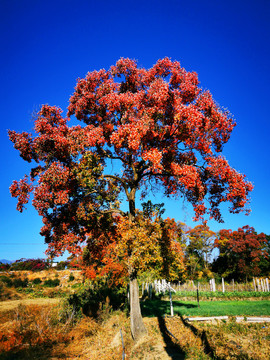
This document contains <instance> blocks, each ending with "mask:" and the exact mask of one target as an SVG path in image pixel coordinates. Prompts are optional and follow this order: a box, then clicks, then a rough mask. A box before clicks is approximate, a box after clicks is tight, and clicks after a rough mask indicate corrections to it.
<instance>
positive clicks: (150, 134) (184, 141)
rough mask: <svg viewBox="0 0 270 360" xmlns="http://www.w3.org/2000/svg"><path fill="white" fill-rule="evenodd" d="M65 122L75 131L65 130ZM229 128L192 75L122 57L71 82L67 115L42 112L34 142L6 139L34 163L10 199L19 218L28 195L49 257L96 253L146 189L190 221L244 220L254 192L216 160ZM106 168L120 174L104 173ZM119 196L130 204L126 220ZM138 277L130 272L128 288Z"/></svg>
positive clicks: (25, 137) (19, 136) (170, 64)
mask: <svg viewBox="0 0 270 360" xmlns="http://www.w3.org/2000/svg"><path fill="white" fill-rule="evenodd" d="M72 116H73V117H74V116H75V118H76V119H77V120H79V121H80V122H81V125H77V126H69V125H68V121H69V119H70V117H72ZM234 126H235V121H234V120H233V118H232V117H231V116H230V114H229V112H228V111H227V110H223V109H222V108H221V107H220V106H219V105H218V104H217V103H216V102H215V101H214V99H213V98H212V95H211V94H210V92H209V91H204V90H202V89H201V88H200V87H199V81H198V76H197V74H196V73H195V72H188V71H186V70H185V69H184V68H182V67H181V66H180V63H179V62H177V61H171V60H170V59H169V58H164V59H161V60H158V61H157V63H156V64H155V65H154V66H153V67H152V68H150V69H144V68H139V67H138V66H137V63H136V61H134V60H131V59H128V58H126V59H125V58H121V59H120V60H118V61H117V62H116V64H115V65H114V66H111V68H110V69H109V70H104V69H102V70H99V71H92V72H89V73H88V74H87V75H86V77H85V78H83V79H79V80H78V82H77V85H76V88H75V92H74V94H73V95H72V96H71V97H70V101H69V106H68V112H67V116H65V117H63V116H62V110H61V109H59V108H58V107H55V106H49V105H43V106H42V107H41V109H40V111H39V112H38V114H37V117H36V120H35V128H34V134H31V133H27V132H22V133H18V132H16V131H13V130H10V131H9V137H10V140H11V141H12V142H13V143H14V147H15V148H16V149H17V150H19V152H20V156H21V157H22V158H23V159H24V160H26V161H27V162H32V163H36V164H35V165H34V166H33V168H32V170H31V172H30V177H29V176H25V177H24V178H23V179H22V180H20V181H14V182H13V184H12V185H11V187H10V191H11V194H12V196H14V197H17V198H18V204H17V209H18V210H19V211H22V210H23V208H24V206H25V204H26V203H27V202H28V200H29V197H30V193H31V192H32V193H33V205H34V207H35V208H36V209H37V211H38V213H39V215H41V216H42V219H43V223H44V226H43V227H42V229H41V234H42V235H43V236H44V237H45V240H46V242H47V243H48V244H49V245H48V246H49V248H48V251H49V252H51V253H53V254H61V253H62V252H63V251H64V250H68V251H70V252H74V253H76V252H80V250H81V245H82V244H85V243H87V242H88V245H91V246H90V248H91V249H92V250H93V252H94V251H95V250H96V249H99V248H102V247H104V246H107V245H108V244H109V243H110V241H111V238H112V236H111V234H112V233H113V232H115V231H116V230H117V229H116V227H117V226H116V225H117V224H116V222H115V219H116V218H115V215H116V214H118V215H121V216H126V215H128V218H129V222H130V224H131V223H132V222H134V221H135V218H136V210H135V209H136V206H135V199H136V193H137V192H138V191H140V192H141V196H142V197H143V198H144V197H146V195H147V194H148V192H149V191H151V190H154V191H160V192H162V193H163V194H165V195H166V196H168V197H174V198H176V199H177V198H179V197H180V196H182V197H185V198H186V199H187V200H188V201H189V202H190V203H191V204H192V206H193V208H194V212H195V219H196V220H199V219H202V218H203V217H204V216H210V217H212V218H214V219H216V220H217V221H222V216H221V212H220V204H221V203H223V202H229V203H230V204H231V207H230V211H231V212H234V213H237V212H239V211H247V212H248V211H249V209H248V208H247V206H246V205H247V202H248V196H249V192H250V191H251V190H252V188H253V187H252V184H251V183H250V182H248V181H247V180H246V179H245V176H244V175H242V174H240V173H239V172H237V171H236V170H235V169H233V168H232V167H231V166H230V165H229V163H228V161H227V160H226V159H225V158H224V157H223V156H222V155H221V152H222V149H223V145H224V144H225V143H226V142H227V141H228V140H229V138H230V135H231V132H232V130H233V128H234ZM110 161H111V162H113V163H116V164H117V165H119V164H120V169H119V166H115V167H114V168H113V171H109V170H108V163H109V162H110ZM119 195H122V196H124V197H126V200H127V201H128V204H129V210H128V212H127V213H125V212H123V209H121V206H120V205H121V204H120V198H119ZM130 226H131V225H130ZM131 227H132V228H133V230H134V231H135V232H136V231H137V228H136V226H135V225H132V226H131ZM133 238H134V236H133ZM135 245H136V242H134V247H132V246H130V253H129V256H130V257H131V258H132V256H133V255H134V253H136V251H137V249H136V246H135ZM92 250H91V251H92ZM131 263H132V262H131ZM136 271H137V270H136V269H135V268H134V267H133V266H132V265H131V266H130V268H129V275H130V278H131V279H132V280H134V279H136ZM135 286H136V284H135Z"/></svg>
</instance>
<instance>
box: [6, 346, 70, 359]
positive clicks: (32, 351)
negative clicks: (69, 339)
mask: <svg viewBox="0 0 270 360" xmlns="http://www.w3.org/2000/svg"><path fill="white" fill-rule="evenodd" d="M51 358H52V348H51V347H49V346H33V347H29V348H24V349H20V350H17V351H14V349H12V350H10V351H7V352H4V353H1V354H0V360H29V359H31V360H49V359H51ZM57 359H63V360H65V359H67V356H66V355H65V354H59V353H57Z"/></svg>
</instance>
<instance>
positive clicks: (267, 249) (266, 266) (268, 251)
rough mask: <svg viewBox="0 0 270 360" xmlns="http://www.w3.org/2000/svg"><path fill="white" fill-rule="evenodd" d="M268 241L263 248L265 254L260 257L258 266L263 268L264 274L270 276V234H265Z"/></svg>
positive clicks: (262, 273) (262, 272)
mask: <svg viewBox="0 0 270 360" xmlns="http://www.w3.org/2000/svg"><path fill="white" fill-rule="evenodd" d="M265 238H266V242H265V245H264V246H263V248H262V251H263V253H264V255H263V256H262V257H261V259H260V263H259V264H258V267H259V268H260V270H261V275H262V276H267V277H269V276H270V235H265Z"/></svg>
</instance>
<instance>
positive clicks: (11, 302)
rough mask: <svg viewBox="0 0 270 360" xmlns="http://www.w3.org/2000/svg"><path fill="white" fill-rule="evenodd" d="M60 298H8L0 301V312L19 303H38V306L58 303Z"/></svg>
mask: <svg viewBox="0 0 270 360" xmlns="http://www.w3.org/2000/svg"><path fill="white" fill-rule="evenodd" d="M59 301H60V299H58V298H54V299H50V298H40V299H39V298H37V299H20V300H8V301H1V302H0V312H3V311H8V310H12V309H15V308H16V307H18V306H19V305H25V306H29V305H38V306H47V305H54V304H58V303H59Z"/></svg>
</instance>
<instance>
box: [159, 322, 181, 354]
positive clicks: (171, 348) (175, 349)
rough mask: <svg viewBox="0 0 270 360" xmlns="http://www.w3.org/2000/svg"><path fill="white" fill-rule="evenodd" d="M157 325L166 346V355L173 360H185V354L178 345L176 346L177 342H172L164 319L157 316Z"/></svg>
mask: <svg viewBox="0 0 270 360" xmlns="http://www.w3.org/2000/svg"><path fill="white" fill-rule="evenodd" d="M158 324H159V329H160V332H161V334H162V336H163V339H164V342H165V344H166V347H165V350H166V352H167V354H168V355H169V356H170V357H171V358H172V359H173V360H184V359H185V352H184V351H183V349H182V348H181V346H180V345H179V344H177V342H178V340H177V339H176V338H175V340H176V341H177V342H174V341H172V337H174V336H173V335H172V334H170V333H169V331H168V329H167V327H166V324H165V320H164V317H162V316H159V317H158Z"/></svg>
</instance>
